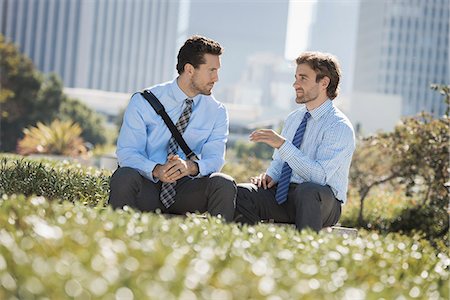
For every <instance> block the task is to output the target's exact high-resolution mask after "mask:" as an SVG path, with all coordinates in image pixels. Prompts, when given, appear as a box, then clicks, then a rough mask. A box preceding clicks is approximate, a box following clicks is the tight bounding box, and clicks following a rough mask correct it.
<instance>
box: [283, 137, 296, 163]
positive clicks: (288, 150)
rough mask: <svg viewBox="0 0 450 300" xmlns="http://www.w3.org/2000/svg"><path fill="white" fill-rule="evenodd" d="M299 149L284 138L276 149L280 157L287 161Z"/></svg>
mask: <svg viewBox="0 0 450 300" xmlns="http://www.w3.org/2000/svg"><path fill="white" fill-rule="evenodd" d="M298 151H299V149H298V148H297V147H295V146H294V144H292V143H291V142H290V141H288V140H286V141H285V142H284V143H283V145H281V147H280V148H279V149H278V153H279V154H280V158H281V159H282V160H283V161H285V162H288V160H290V158H292V157H294V156H295V154H296V153H298Z"/></svg>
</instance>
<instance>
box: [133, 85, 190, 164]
mask: <svg viewBox="0 0 450 300" xmlns="http://www.w3.org/2000/svg"><path fill="white" fill-rule="evenodd" d="M141 95H142V96H143V97H144V98H145V100H147V102H148V103H150V105H151V106H152V107H153V109H154V110H155V111H156V113H157V114H158V115H160V116H161V118H162V119H163V120H164V123H166V125H167V127H168V128H169V130H170V132H171V133H172V136H173V137H174V138H175V140H176V141H177V143H178V145H180V147H181V149H182V150H183V152H184V154H186V157H187V159H198V158H197V156H196V155H195V153H194V152H193V151H192V150H191V148H189V146H188V145H187V144H186V141H185V140H184V139H183V137H182V136H181V134H180V132H179V131H178V129H177V127H176V126H175V124H173V122H172V120H171V119H170V117H169V115H167V112H166V110H165V109H164V106H163V105H162V104H161V102H159V100H158V98H156V96H155V95H154V94H153V93H152V92H151V91H149V90H144V91H143V92H141Z"/></svg>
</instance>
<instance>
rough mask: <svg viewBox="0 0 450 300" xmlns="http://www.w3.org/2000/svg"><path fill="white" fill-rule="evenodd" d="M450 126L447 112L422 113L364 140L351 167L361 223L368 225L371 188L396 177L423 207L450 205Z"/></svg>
mask: <svg viewBox="0 0 450 300" xmlns="http://www.w3.org/2000/svg"><path fill="white" fill-rule="evenodd" d="M445 88H446V89H445ZM449 91H450V89H449V88H448V87H442V88H441V93H443V94H444V95H445V99H444V100H445V101H447V103H449V102H448V101H449V100H448V99H449ZM447 111H448V110H447ZM449 125H450V122H449V118H448V116H447V115H444V116H442V117H441V118H439V119H433V118H432V116H431V115H429V114H426V113H422V114H420V115H418V116H415V117H409V118H405V119H403V120H402V123H401V124H400V125H398V126H396V128H395V130H394V131H393V132H390V133H379V134H377V135H375V136H372V137H369V138H366V139H364V140H362V141H360V143H359V144H358V148H357V150H356V151H355V154H354V158H353V163H352V167H351V169H350V180H351V184H352V185H354V186H355V187H356V188H357V190H358V192H359V196H360V203H361V206H360V212H359V219H358V222H359V224H360V225H361V226H365V222H364V219H363V208H364V200H365V198H366V196H367V194H368V193H369V191H370V189H371V188H373V187H374V186H376V185H379V184H384V183H387V182H391V181H393V180H399V183H400V184H404V185H405V187H406V188H405V193H406V194H413V193H414V194H416V195H418V196H420V197H421V198H422V203H421V206H422V207H425V206H427V207H432V208H433V209H437V210H439V211H440V212H441V211H445V209H446V206H447V205H448V190H447V188H448V187H447V184H448V183H447V179H448V170H449V159H448V158H449V134H448V133H449V127H450V126H449ZM447 217H448V215H447ZM444 223H445V222H443V223H442V224H444ZM444 227H445V226H444ZM447 228H448V222H447ZM444 229H445V228H444Z"/></svg>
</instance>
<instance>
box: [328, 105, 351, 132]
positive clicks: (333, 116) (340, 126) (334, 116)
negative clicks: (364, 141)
mask: <svg viewBox="0 0 450 300" xmlns="http://www.w3.org/2000/svg"><path fill="white" fill-rule="evenodd" d="M327 119H328V120H329V125H330V126H329V127H330V128H334V129H335V130H339V131H345V132H348V133H349V134H352V135H353V134H354V130H353V125H352V123H351V122H350V119H349V118H348V117H347V116H346V115H345V114H344V113H343V112H342V111H341V110H340V109H339V108H337V107H336V106H333V109H332V110H331V111H330V115H329V118H327Z"/></svg>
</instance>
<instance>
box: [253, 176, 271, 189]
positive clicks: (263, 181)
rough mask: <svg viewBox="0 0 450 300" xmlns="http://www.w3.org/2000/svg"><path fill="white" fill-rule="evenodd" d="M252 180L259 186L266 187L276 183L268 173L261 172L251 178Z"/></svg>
mask: <svg viewBox="0 0 450 300" xmlns="http://www.w3.org/2000/svg"><path fill="white" fill-rule="evenodd" d="M250 182H251V183H253V184H255V185H257V186H258V187H261V186H262V187H263V188H264V189H268V188H269V189H270V188H271V187H273V186H274V185H275V181H273V179H272V177H270V176H269V175H267V174H266V173H261V174H259V176H255V177H252V178H250Z"/></svg>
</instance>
